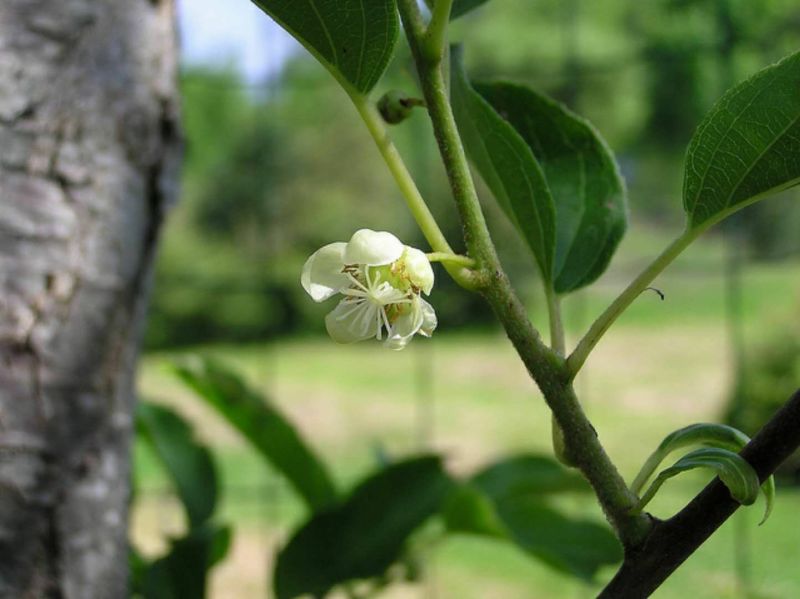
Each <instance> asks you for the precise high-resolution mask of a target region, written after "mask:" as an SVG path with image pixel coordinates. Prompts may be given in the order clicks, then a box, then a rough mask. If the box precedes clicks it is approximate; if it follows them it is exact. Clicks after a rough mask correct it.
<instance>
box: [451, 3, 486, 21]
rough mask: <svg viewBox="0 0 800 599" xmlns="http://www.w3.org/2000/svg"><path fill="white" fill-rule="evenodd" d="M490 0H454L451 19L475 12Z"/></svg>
mask: <svg viewBox="0 0 800 599" xmlns="http://www.w3.org/2000/svg"><path fill="white" fill-rule="evenodd" d="M487 1H488V0H453V8H452V9H451V10H450V19H451V20H452V19H457V18H458V17H460V16H461V15H464V14H466V13H468V12H470V11H471V10H475V9H476V8H478V7H479V6H480V5H481V4H486V2H487Z"/></svg>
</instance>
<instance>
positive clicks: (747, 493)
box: [639, 447, 759, 507]
mask: <svg viewBox="0 0 800 599" xmlns="http://www.w3.org/2000/svg"><path fill="white" fill-rule="evenodd" d="M695 468H708V469H710V470H713V471H714V472H715V473H716V475H717V476H718V477H719V479H720V480H721V481H722V482H723V483H724V484H725V486H726V487H728V490H729V491H730V493H731V497H733V498H734V499H735V500H736V501H738V502H739V503H741V504H742V505H752V504H753V503H755V501H756V498H757V497H758V490H759V482H758V475H757V474H756V471H755V470H753V467H752V466H751V465H750V464H748V463H747V462H746V461H744V459H743V458H742V457H741V456H739V454H736V453H733V452H732V451H729V450H727V449H720V448H717V447H710V448H705V449H696V450H695V451H692V452H690V453H688V454H686V455H685V456H683V457H682V458H681V459H680V460H678V461H677V462H676V463H675V465H674V466H672V467H670V468H667V469H666V470H663V471H662V472H660V473H659V474H658V476H657V477H656V479H655V480H654V481H653V484H652V485H650V488H649V489H647V492H645V494H644V495H642V499H641V502H640V504H639V505H640V507H644V506H645V505H647V504H648V503H649V502H650V500H651V499H652V498H653V497H654V496H655V494H656V492H657V491H658V490H659V489H660V488H661V485H663V484H664V482H665V481H667V480H668V479H670V478H672V477H673V476H676V475H678V474H680V473H682V472H686V471H687V470H693V469H695Z"/></svg>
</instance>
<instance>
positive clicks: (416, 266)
mask: <svg viewBox="0 0 800 599" xmlns="http://www.w3.org/2000/svg"><path fill="white" fill-rule="evenodd" d="M403 262H405V266H406V273H407V274H408V278H409V279H410V280H411V284H412V285H414V286H415V287H418V288H419V289H422V291H424V292H425V295H430V292H431V289H433V268H431V263H430V261H429V260H428V257H427V256H426V255H425V254H424V253H423V252H421V251H420V250H418V249H417V248H412V247H411V246H406V252H405V254H404V255H403Z"/></svg>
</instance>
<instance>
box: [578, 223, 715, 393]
mask: <svg viewBox="0 0 800 599" xmlns="http://www.w3.org/2000/svg"><path fill="white" fill-rule="evenodd" d="M705 228H706V227H701V228H697V229H687V230H686V231H684V232H683V233H682V234H681V235H680V236H679V237H678V238H677V239H676V240H675V241H673V242H672V243H671V244H670V245H669V247H667V249H665V250H664V252H662V254H661V255H660V256H658V257H657V258H656V259H655V260H654V261H653V262H652V263H651V264H650V266H648V267H647V268H645V269H644V270H643V271H642V273H641V274H640V275H639V276H638V277H636V279H634V280H633V282H631V284H630V285H628V287H627V289H625V291H623V292H622V293H621V294H620V295H619V297H617V299H615V300H614V301H613V302H612V304H611V305H610V306H609V307H608V308H606V311H605V312H603V313H602V314H601V315H600V316H599V317H598V318H597V320H595V321H594V323H593V324H592V326H591V327H590V328H589V331H588V332H587V333H586V335H584V337H583V339H581V341H580V343H578V347H576V348H575V351H574V352H572V355H570V357H569V358H568V359H567V367H568V369H569V371H570V373H571V376H573V377H574V376H575V375H576V374H578V372H579V371H580V369H581V368H582V367H583V365H584V363H585V362H586V359H587V358H588V357H589V354H590V353H591V352H592V350H593V349H594V347H595V346H596V345H597V343H598V342H599V341H600V339H602V337H603V335H604V334H605V333H606V331H607V330H608V329H609V328H610V327H611V325H612V324H614V322H615V321H616V320H617V318H619V316H620V315H621V314H622V313H623V312H624V311H625V310H626V309H627V308H628V306H630V305H631V304H632V303H633V301H634V300H635V299H636V298H637V297H639V295H640V294H641V293H642V292H643V291H644V290H645V289H647V287H648V286H649V285H650V283H652V282H653V279H655V278H656V277H657V276H658V275H659V274H661V272H662V271H663V270H664V269H665V268H666V267H667V266H669V265H670V264H671V263H672V262H673V261H674V260H675V258H677V257H678V256H679V255H680V254H681V252H683V251H684V250H685V249H686V248H687V247H689V245H690V244H691V243H692V242H693V241H694V240H695V239H697V237H698V236H699V235H700V234H701V233H702V232H703V231H704V230H705Z"/></svg>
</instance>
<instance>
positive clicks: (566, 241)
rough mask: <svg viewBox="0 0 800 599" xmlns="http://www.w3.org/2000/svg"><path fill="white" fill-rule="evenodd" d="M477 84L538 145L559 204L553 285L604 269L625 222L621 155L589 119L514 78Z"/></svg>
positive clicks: (571, 283)
mask: <svg viewBox="0 0 800 599" xmlns="http://www.w3.org/2000/svg"><path fill="white" fill-rule="evenodd" d="M475 90H476V91H477V92H478V93H479V94H480V95H481V96H482V97H483V98H484V99H485V100H486V101H487V102H489V104H491V105H492V107H493V108H494V109H495V110H496V111H497V112H498V114H500V115H502V116H503V118H505V120H506V121H507V122H508V123H509V124H510V125H511V126H512V127H513V128H514V130H515V131H516V132H517V133H518V134H519V135H520V136H521V137H522V139H523V140H524V141H525V143H526V144H527V145H528V146H529V147H530V149H531V150H532V151H533V154H534V156H535V157H536V159H537V161H538V163H539V165H540V166H541V169H542V171H543V172H544V177H545V180H546V181H547V185H548V187H549V189H550V193H551V194H552V197H553V201H554V202H555V210H556V253H555V262H554V265H553V277H554V282H553V283H554V288H555V291H556V292H558V293H568V292H570V291H574V290H576V289H579V288H581V287H584V286H586V285H588V284H590V283H592V282H594V281H595V280H596V279H597V278H598V277H599V276H600V275H602V274H603V273H604V272H605V270H606V268H607V267H608V263H609V262H610V261H611V257H612V256H613V255H614V252H615V251H616V249H617V246H618V245H619V242H620V241H621V240H622V237H623V235H624V234H625V230H626V228H627V220H628V217H627V193H626V190H625V183H624V182H623V180H622V177H621V175H620V172H619V168H618V167H617V163H616V160H615V159H614V155H613V154H612V152H611V150H610V149H609V147H608V146H607V145H606V143H605V141H603V139H602V138H601V137H600V134H599V133H598V132H597V131H596V130H595V129H594V127H593V126H592V125H591V124H590V123H589V122H588V121H586V120H585V119H583V118H581V117H579V116H578V115H576V114H574V113H573V112H571V111H570V110H568V109H567V108H566V107H565V106H564V105H562V104H560V103H558V102H556V101H554V100H552V99H550V98H548V97H546V96H544V95H542V94H539V93H536V92H534V91H533V90H531V89H528V88H527V87H524V86H521V85H514V84H511V83H491V84H475Z"/></svg>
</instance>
